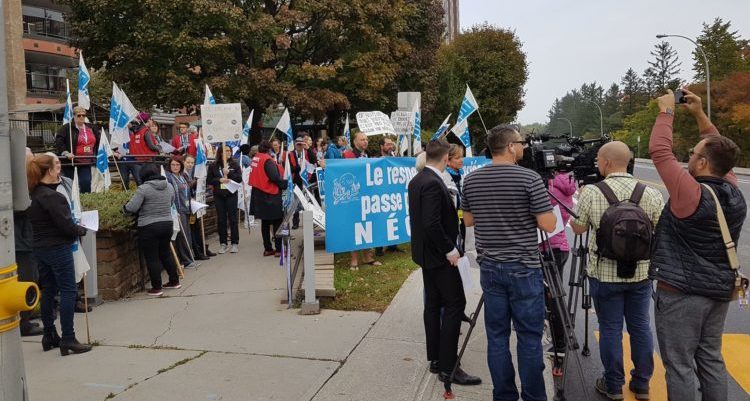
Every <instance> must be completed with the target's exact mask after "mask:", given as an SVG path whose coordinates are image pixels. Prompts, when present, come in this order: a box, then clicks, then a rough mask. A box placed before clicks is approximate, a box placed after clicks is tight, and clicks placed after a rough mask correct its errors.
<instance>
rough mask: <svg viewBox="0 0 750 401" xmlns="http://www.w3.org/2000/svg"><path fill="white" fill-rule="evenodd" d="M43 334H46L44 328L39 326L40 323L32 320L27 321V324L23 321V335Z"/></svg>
mask: <svg viewBox="0 0 750 401" xmlns="http://www.w3.org/2000/svg"><path fill="white" fill-rule="evenodd" d="M42 334H44V329H42V328H41V327H39V325H38V324H32V323H30V322H26V324H23V323H21V337H34V336H41V335H42Z"/></svg>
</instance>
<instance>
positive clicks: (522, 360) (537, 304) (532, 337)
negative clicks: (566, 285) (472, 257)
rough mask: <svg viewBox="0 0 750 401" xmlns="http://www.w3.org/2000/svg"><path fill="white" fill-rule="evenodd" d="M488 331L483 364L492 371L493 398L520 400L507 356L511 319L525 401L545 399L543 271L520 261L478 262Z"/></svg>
mask: <svg viewBox="0 0 750 401" xmlns="http://www.w3.org/2000/svg"><path fill="white" fill-rule="evenodd" d="M480 266H481V276H480V282H481V284H482V291H483V292H484V304H485V308H484V324H485V329H486V331H487V364H488V365H489V368H490V374H491V375H492V384H493V385H494V389H493V390H492V395H493V400H495V401H505V400H513V401H515V400H518V389H517V388H516V380H515V376H516V372H515V370H514V368H513V359H512V357H511V355H510V345H509V340H510V322H511V319H512V320H513V327H515V329H516V336H517V338H518V346H517V354H518V373H519V376H520V377H521V390H522V394H521V397H522V398H523V399H524V400H525V401H546V400H547V392H546V391H545V389H544V376H543V372H544V359H543V355H542V334H543V333H544V313H545V312H544V283H543V279H542V270H541V269H535V268H529V267H526V265H524V264H523V263H520V262H510V263H500V262H495V261H491V260H487V259H484V260H482V262H481V263H480Z"/></svg>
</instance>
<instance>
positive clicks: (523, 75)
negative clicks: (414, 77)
mask: <svg viewBox="0 0 750 401" xmlns="http://www.w3.org/2000/svg"><path fill="white" fill-rule="evenodd" d="M500 60H501V61H500ZM437 63H438V67H437V77H438V84H437V85H438V93H440V97H439V98H438V99H437V103H436V106H435V112H434V113H432V114H431V117H430V118H431V120H430V123H431V124H432V125H434V126H437V125H439V124H440V122H441V121H442V119H444V118H445V116H447V115H448V114H449V113H453V117H454V118H455V117H456V116H457V113H458V110H459V107H460V105H461V101H462V100H463V96H464V92H465V91H466V85H467V84H468V85H469V87H470V88H471V90H472V92H473V93H474V96H475V98H476V100H477V102H478V103H479V111H480V112H481V113H482V116H483V117H484V121H485V123H486V124H487V129H490V128H492V127H493V126H495V125H497V124H500V123H507V122H511V121H514V120H515V119H516V115H517V113H518V111H519V110H520V109H521V108H522V107H523V105H524V102H523V95H524V90H523V86H524V84H525V83H526V80H527V78H528V69H527V63H526V55H525V54H524V53H523V51H522V50H521V41H520V40H519V39H518V37H517V36H516V34H515V32H512V31H510V30H506V29H501V28H497V27H494V26H492V25H488V24H484V25H477V26H474V27H472V28H471V29H469V30H468V32H465V33H463V34H461V35H459V36H458V37H457V38H456V40H455V41H453V42H452V43H450V44H444V45H443V46H441V48H440V50H439V51H438V55H437ZM469 122H470V126H469V130H470V132H471V135H472V143H474V144H481V143H484V137H485V132H484V128H483V127H482V125H481V123H480V121H479V116H478V115H477V113H475V114H474V115H472V116H471V117H470V121H469ZM480 146H481V145H480Z"/></svg>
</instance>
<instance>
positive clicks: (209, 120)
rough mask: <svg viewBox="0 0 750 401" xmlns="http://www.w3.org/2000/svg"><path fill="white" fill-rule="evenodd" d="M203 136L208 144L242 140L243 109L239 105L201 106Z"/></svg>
mask: <svg viewBox="0 0 750 401" xmlns="http://www.w3.org/2000/svg"><path fill="white" fill-rule="evenodd" d="M201 121H202V122H203V136H204V137H205V138H206V141H208V142H227V141H238V140H240V139H241V138H242V107H241V106H240V104H239V103H228V104H204V105H202V106H201Z"/></svg>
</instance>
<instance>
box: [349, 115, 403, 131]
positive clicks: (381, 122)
mask: <svg viewBox="0 0 750 401" xmlns="http://www.w3.org/2000/svg"><path fill="white" fill-rule="evenodd" d="M357 125H358V126H359V130H360V131H362V132H364V133H365V135H367V136H372V135H386V134H390V135H396V131H395V130H394V129H393V124H391V119H390V118H388V116H387V115H385V114H384V113H383V112H382V111H361V112H359V113H357Z"/></svg>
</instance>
